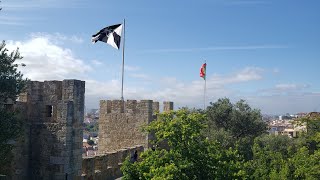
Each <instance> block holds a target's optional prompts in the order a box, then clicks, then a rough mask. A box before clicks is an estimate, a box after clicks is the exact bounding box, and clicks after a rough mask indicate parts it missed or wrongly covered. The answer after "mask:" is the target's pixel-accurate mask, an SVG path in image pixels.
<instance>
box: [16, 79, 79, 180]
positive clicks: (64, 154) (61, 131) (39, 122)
mask: <svg viewBox="0 0 320 180" xmlns="http://www.w3.org/2000/svg"><path fill="white" fill-rule="evenodd" d="M84 93H85V82H84V81H79V80H64V81H44V82H38V81H30V82H28V84H27V90H26V92H25V93H24V94H22V95H21V96H20V97H19V102H17V104H16V109H18V110H19V109H20V112H21V113H22V114H21V116H22V117H23V119H24V121H25V132H24V136H23V137H21V138H20V139H19V140H18V141H17V143H16V148H15V150H14V151H15V152H16V154H15V155H16V156H15V157H14V158H15V160H14V161H13V163H12V165H13V170H14V172H13V173H12V177H13V178H12V179H66V178H72V177H79V176H80V175H81V164H82V136H83V132H82V129H83V128H82V124H83V118H84ZM18 153H20V154H18Z"/></svg>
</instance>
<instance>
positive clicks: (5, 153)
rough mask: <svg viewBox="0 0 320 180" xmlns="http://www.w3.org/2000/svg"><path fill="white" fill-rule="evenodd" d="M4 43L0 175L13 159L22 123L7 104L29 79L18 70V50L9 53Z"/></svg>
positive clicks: (0, 74)
mask: <svg viewBox="0 0 320 180" xmlns="http://www.w3.org/2000/svg"><path fill="white" fill-rule="evenodd" d="M5 46H6V44H5V42H4V41H3V42H2V43H1V44H0V127H1V131H0V147H1V148H0V164H1V165H0V174H1V173H3V174H6V173H8V172H7V168H6V167H8V163H10V159H11V157H12V156H11V150H12V147H13V145H12V143H11V141H12V140H14V139H15V138H17V137H18V136H19V135H20V132H21V126H22V124H21V121H19V119H18V117H17V114H16V113H15V112H13V111H12V110H13V108H12V107H11V106H8V105H6V103H7V102H10V101H11V103H12V102H14V101H15V100H16V98H17V96H18V95H19V94H20V93H21V92H23V90H24V87H25V85H26V81H27V79H23V77H22V76H23V75H22V74H21V72H19V71H18V70H17V67H18V64H15V62H16V60H19V59H21V58H22V57H21V56H20V53H19V51H18V49H17V50H15V51H13V52H11V53H8V50H7V49H6V48H5Z"/></svg>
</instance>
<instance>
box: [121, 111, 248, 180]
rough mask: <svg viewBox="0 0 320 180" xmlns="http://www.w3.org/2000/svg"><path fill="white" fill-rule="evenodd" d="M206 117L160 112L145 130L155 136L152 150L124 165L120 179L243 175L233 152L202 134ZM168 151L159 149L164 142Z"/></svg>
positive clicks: (237, 176) (235, 176) (179, 112)
mask: <svg viewBox="0 0 320 180" xmlns="http://www.w3.org/2000/svg"><path fill="white" fill-rule="evenodd" d="M205 119H206V117H205V114H202V113H199V112H196V111H193V112H190V111H187V110H185V109H182V110H178V111H172V112H169V113H162V114H159V115H158V120H156V121H153V122H152V123H150V125H148V126H147V127H146V128H145V130H146V131H147V132H149V133H154V134H155V140H154V141H153V143H154V144H155V145H156V146H157V148H156V149H154V150H150V149H149V150H147V151H145V152H144V153H142V154H141V156H140V158H139V159H138V161H137V162H135V163H130V162H129V159H127V161H126V162H125V163H124V164H123V166H122V168H121V169H122V172H123V174H124V177H123V179H237V178H242V177H244V176H245V173H244V171H243V170H241V168H242V166H241V163H242V162H243V161H242V158H241V157H240V156H239V154H238V153H237V151H236V150H234V149H232V148H229V149H223V148H221V146H220V145H219V144H218V143H217V142H212V141H209V140H208V139H207V138H206V137H205V136H203V135H202V133H201V132H202V130H203V128H205V127H206V125H205V123H204V122H205ZM164 142H165V144H167V146H168V147H167V148H165V149H162V148H161V146H162V145H163V143H164Z"/></svg>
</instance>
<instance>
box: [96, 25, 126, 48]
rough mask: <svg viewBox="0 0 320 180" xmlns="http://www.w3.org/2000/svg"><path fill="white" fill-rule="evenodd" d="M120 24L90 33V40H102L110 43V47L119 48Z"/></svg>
mask: <svg viewBox="0 0 320 180" xmlns="http://www.w3.org/2000/svg"><path fill="white" fill-rule="evenodd" d="M121 32H122V24H116V25H112V26H108V27H105V28H103V29H101V30H100V31H99V32H97V33H96V34H94V35H92V42H94V43H96V42H97V41H102V42H105V43H108V44H110V45H111V46H112V47H114V48H116V49H119V48H120V41H121Z"/></svg>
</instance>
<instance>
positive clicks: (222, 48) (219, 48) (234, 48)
mask: <svg viewBox="0 0 320 180" xmlns="http://www.w3.org/2000/svg"><path fill="white" fill-rule="evenodd" d="M285 48H289V47H288V46H286V45H251V46H214V47H199V48H171V49H149V50H144V51H141V53H176V52H200V51H238V50H260V49H285Z"/></svg>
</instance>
